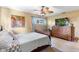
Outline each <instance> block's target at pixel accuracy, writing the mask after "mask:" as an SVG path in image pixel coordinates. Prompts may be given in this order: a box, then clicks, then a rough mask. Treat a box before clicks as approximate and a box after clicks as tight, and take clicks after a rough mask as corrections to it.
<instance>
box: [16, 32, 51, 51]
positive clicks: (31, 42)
mask: <svg viewBox="0 0 79 59" xmlns="http://www.w3.org/2000/svg"><path fill="white" fill-rule="evenodd" d="M16 37H17V39H18V41H19V44H20V47H21V50H22V52H29V51H32V50H34V49H36V48H38V47H40V46H43V45H50V40H49V38H48V36H47V35H43V34H40V33H35V32H31V33H23V34H18V35H16Z"/></svg>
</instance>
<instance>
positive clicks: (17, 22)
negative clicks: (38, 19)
mask: <svg viewBox="0 0 79 59" xmlns="http://www.w3.org/2000/svg"><path fill="white" fill-rule="evenodd" d="M11 26H12V27H25V17H24V16H16V15H11Z"/></svg>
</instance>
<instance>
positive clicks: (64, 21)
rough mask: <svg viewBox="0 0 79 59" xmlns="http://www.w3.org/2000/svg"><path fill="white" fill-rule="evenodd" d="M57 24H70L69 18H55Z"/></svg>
mask: <svg viewBox="0 0 79 59" xmlns="http://www.w3.org/2000/svg"><path fill="white" fill-rule="evenodd" d="M55 25H56V26H68V25H69V19H68V18H59V19H55Z"/></svg>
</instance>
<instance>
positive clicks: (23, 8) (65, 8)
mask: <svg viewBox="0 0 79 59" xmlns="http://www.w3.org/2000/svg"><path fill="white" fill-rule="evenodd" d="M48 7H50V6H48ZM8 8H12V9H17V10H21V11H24V12H29V13H33V14H37V15H40V10H41V6H17V7H13V6H11V7H10V6H9V7H8ZM50 8H51V9H52V10H53V11H54V13H52V14H50V15H57V14H59V13H63V12H69V11H74V10H79V6H51V7H50ZM36 10H38V11H36ZM50 15H47V16H50Z"/></svg>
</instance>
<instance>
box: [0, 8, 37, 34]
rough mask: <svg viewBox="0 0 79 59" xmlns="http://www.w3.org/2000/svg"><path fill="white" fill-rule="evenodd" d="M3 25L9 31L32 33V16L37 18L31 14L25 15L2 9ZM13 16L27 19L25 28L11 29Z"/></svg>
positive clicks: (21, 12) (16, 11)
mask: <svg viewBox="0 0 79 59" xmlns="http://www.w3.org/2000/svg"><path fill="white" fill-rule="evenodd" d="M0 11H1V13H0V14H1V20H0V21H1V25H2V26H3V27H4V28H5V29H6V30H8V31H11V30H15V31H16V32H18V33H23V32H31V31H32V16H37V15H34V14H30V13H25V12H23V11H18V10H13V9H9V8H5V7H1V9H0ZM11 15H18V16H24V17H25V27H24V28H23V27H19V28H18V27H17V28H12V27H11Z"/></svg>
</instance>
